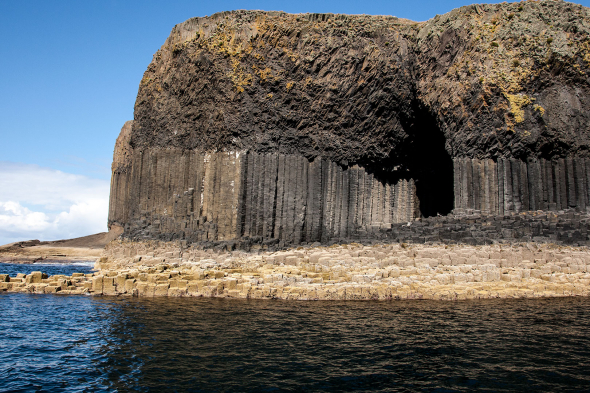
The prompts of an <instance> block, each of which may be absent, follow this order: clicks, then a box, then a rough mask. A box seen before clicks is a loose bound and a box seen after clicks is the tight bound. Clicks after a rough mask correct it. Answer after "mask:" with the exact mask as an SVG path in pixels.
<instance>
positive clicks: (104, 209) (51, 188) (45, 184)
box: [0, 162, 109, 244]
mask: <svg viewBox="0 0 590 393" xmlns="http://www.w3.org/2000/svg"><path fill="white" fill-rule="evenodd" d="M108 199H109V182H108V181H106V180H100V179H92V178H89V177H86V176H81V175H74V174H70V173H64V172H61V171H58V170H54V169H50V168H43V167H39V166H37V165H28V164H17V163H12V162H0V244H5V243H10V242H13V241H18V240H28V239H40V240H57V239H67V238H72V237H78V236H85V235H90V234H93V233H97V232H103V231H106V230H107V227H106V222H107V215H108Z"/></svg>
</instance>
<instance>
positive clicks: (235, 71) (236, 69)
mask: <svg viewBox="0 0 590 393" xmlns="http://www.w3.org/2000/svg"><path fill="white" fill-rule="evenodd" d="M228 76H229V78H230V79H231V81H232V82H233V84H234V87H235V88H236V90H237V91H238V93H243V92H244V86H249V85H250V84H251V83H252V75H251V74H246V73H245V72H244V70H243V68H242V66H241V64H240V61H239V60H237V59H233V61H232V72H230V73H229V75H228Z"/></svg>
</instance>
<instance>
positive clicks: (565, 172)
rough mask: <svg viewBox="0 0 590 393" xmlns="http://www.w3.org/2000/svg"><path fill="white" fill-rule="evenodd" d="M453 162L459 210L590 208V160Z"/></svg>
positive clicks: (534, 159)
mask: <svg viewBox="0 0 590 393" xmlns="http://www.w3.org/2000/svg"><path fill="white" fill-rule="evenodd" d="M453 161H454V165H453V167H454V171H455V173H454V182H455V187H454V189H455V213H458V214H461V213H464V212H466V211H481V212H484V213H489V214H499V215H503V214H510V213H512V212H515V213H519V212H524V211H535V210H550V211H558V210H565V209H576V210H578V211H586V209H587V207H588V206H590V200H589V197H590V173H589V170H590V160H589V159H587V158H580V157H568V158H556V159H553V160H546V159H543V158H531V159H528V160H526V161H524V160H518V159H513V158H499V159H498V160H496V161H495V160H492V159H484V160H478V159H471V158H456V159H454V160H453Z"/></svg>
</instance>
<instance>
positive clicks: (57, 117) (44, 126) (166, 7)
mask: <svg viewBox="0 0 590 393" xmlns="http://www.w3.org/2000/svg"><path fill="white" fill-rule="evenodd" d="M578 3H579V4H583V5H585V6H590V0H585V1H578ZM467 4H471V2H469V1H457V0H453V1H433V0H414V1H349V0H341V1H288V2H287V1H194V0H193V1H185V0H181V1H155V0H138V1H122V0H102V1H78V0H75V1H74V0H69V1H66V0H52V1H46V0H36V1H31V0H3V1H0V35H1V37H2V40H1V41H0V56H1V59H2V60H1V61H0V75H1V76H0V78H1V82H2V83H1V86H2V88H1V91H2V94H0V136H1V139H0V244H3V243H6V242H8V241H14V240H17V239H20V238H33V237H35V236H44V237H46V238H45V239H41V240H50V239H48V238H57V237H60V236H72V234H73V235H79V236H82V235H86V234H89V233H91V232H92V231H99V230H106V211H105V212H104V213H103V215H102V216H100V217H94V216H96V215H94V216H93V217H94V218H93V219H94V220H95V221H96V222H95V223H94V224H93V225H90V226H88V227H83V226H82V227H83V228H85V229H78V232H76V231H72V230H69V229H68V230H65V229H64V230H63V231H61V232H60V231H59V230H57V229H56V230H54V231H53V232H51V231H49V232H34V231H29V232H27V231H26V230H24V229H23V230H22V231H20V230H18V228H17V227H16V226H15V224H14V222H15V221H14V220H12V219H11V220H4V221H2V217H3V214H4V215H5V216H6V215H10V214H13V215H14V214H17V213H14V212H15V211H17V210H18V209H16V208H14V206H15V205H14V203H16V204H17V205H18V206H19V209H21V210H18V211H20V212H21V213H22V212H23V211H25V210H22V209H26V210H27V211H29V212H31V214H33V213H41V214H45V218H46V220H47V222H53V223H54V224H55V225H53V226H52V228H54V229H55V228H58V227H59V222H57V223H56V222H55V220H56V219H57V217H59V214H61V213H67V212H69V211H70V210H71V208H72V207H75V206H76V203H78V204H79V203H83V202H75V201H73V199H72V198H71V197H70V196H69V195H71V194H76V195H84V192H82V191H83V190H80V189H81V188H82V187H86V183H85V181H93V182H95V183H96V184H102V185H103V186H102V188H100V189H101V191H96V190H95V191H94V192H95V193H102V194H101V196H100V197H101V198H102V200H103V203H101V204H100V206H103V205H104V200H105V199H108V182H109V179H110V163H111V158H112V152H113V146H114V143H115V139H116V137H117V135H118V133H119V130H120V128H121V127H122V125H123V123H124V122H125V121H126V120H131V119H132V118H133V105H134V103H135V96H136V94H137V89H138V86H139V81H140V80H141V78H142V75H143V72H144V71H145V69H146V68H147V66H148V64H149V62H150V61H151V59H152V55H153V54H154V53H155V52H156V51H157V50H158V48H159V47H160V46H161V45H162V44H163V43H164V41H165V40H166V37H167V36H168V34H169V33H170V30H171V29H172V27H173V26H174V25H175V24H177V23H180V22H183V21H185V20H186V19H188V18H190V17H193V16H205V15H211V14H213V13H215V12H219V11H225V10H233V9H262V10H281V11H285V12H291V13H301V12H333V13H347V14H374V15H376V14H385V15H395V16H398V17H402V18H408V19H412V20H416V21H423V20H427V19H430V18H432V17H433V16H435V15H436V14H442V13H445V12H448V11H450V10H452V9H453V8H456V7H460V6H462V5H467ZM17 167H18V168H21V169H22V168H25V169H27V170H28V171H29V172H30V173H29V172H26V173H29V174H30V176H27V175H25V172H22V173H21V172H18V173H20V174H21V175H20V176H19V178H21V179H22V184H20V185H17V184H16V183H10V184H11V185H10V187H12V188H11V189H8V188H7V187H6V186H4V187H3V184H4V182H3V181H6V179H8V178H9V177H10V179H12V180H11V181H13V180H14V176H11V175H14V173H16V172H15V171H16V169H15V168H17ZM7 171H8V172H7ZM39 171H41V172H42V173H44V174H45V176H50V175H49V174H50V173H53V174H54V176H57V178H59V179H61V180H63V179H65V178H68V179H69V180H68V181H69V183H68V184H69V186H67V187H66V186H65V185H64V183H63V182H62V183H60V181H61V180H60V181H56V182H55V183H56V184H61V186H59V187H58V186H57V185H56V186H51V182H48V184H46V187H47V188H46V189H45V192H46V193H48V194H51V195H53V196H52V198H53V199H54V198H58V197H59V196H60V195H61V196H62V199H63V200H64V201H69V202H64V204H62V205H59V207H57V205H55V204H51V203H48V202H47V200H45V199H44V198H43V197H42V195H43V192H39V190H38V187H36V188H35V189H36V190H37V191H36V192H35V193H33V194H35V195H38V198H28V199H27V198H25V197H23V195H26V193H23V192H22V191H23V190H24V191H26V190H27V189H28V188H27V187H32V185H31V184H27V182H30V181H32V180H31V179H35V178H37V177H36V176H37V175H38V173H40V172H39ZM69 175H78V176H80V177H67V176H69ZM64 176H65V177H64ZM76 179H78V180H76ZM81 179H86V180H85V181H82V180H81ZM101 182H102V183H101ZM92 184H94V183H92ZM15 187H17V188H19V191H18V192H17V190H15V189H14V188H15ZM104 190H107V191H104ZM68 198H69V199H68ZM53 199H52V200H53ZM76 200H79V199H76ZM8 202H11V203H12V204H11V205H10V209H9V208H6V203H8ZM67 203H70V205H69V208H67V206H66V205H67ZM3 204H4V205H3ZM3 206H4V211H3V210H2V209H3ZM64 206H66V208H64ZM100 206H99V205H93V207H91V209H100V208H101V207H100ZM60 209H61V210H60ZM64 209H65V210H64ZM68 209H70V210H68ZM10 212H12V213H10ZM23 214H25V215H26V214H27V213H26V211H25V213H23ZM37 216H38V215H37ZM23 217H25V216H23ZM12 218H14V217H12ZM25 218H26V217H25ZM52 220H53V221H52ZM58 221H59V220H58ZM85 231H86V232H89V233H84V232H85Z"/></svg>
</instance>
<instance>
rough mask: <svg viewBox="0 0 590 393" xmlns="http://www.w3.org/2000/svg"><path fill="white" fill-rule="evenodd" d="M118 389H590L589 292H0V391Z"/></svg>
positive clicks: (63, 269) (61, 268)
mask: <svg viewBox="0 0 590 393" xmlns="http://www.w3.org/2000/svg"><path fill="white" fill-rule="evenodd" d="M11 269H13V270H11ZM51 269H53V270H51ZM91 269H92V265H91V264H86V265H84V264H81V265H77V266H71V265H66V264H52V265H51V266H40V265H39V264H35V265H18V266H15V265H7V264H3V265H0V273H11V274H13V273H15V272H23V273H28V272H30V271H34V270H41V271H44V272H47V273H49V274H71V273H72V272H90V271H91ZM119 391H120V392H474V391H481V392H514V391H525V392H590V299H588V298H552V299H497V300H482V301H474V300H469V301H455V302H447V301H426V300H424V301H417V300H413V301H359V302H357V301H346V302H343V301H317V302H314V301H283V300H276V301H275V300H243V299H242V300H236V299H216V298H152V299H148V298H130V297H106V296H105V297H93V296H80V295H78V296H70V295H61V296H60V295H35V294H17V293H0V392H119Z"/></svg>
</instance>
